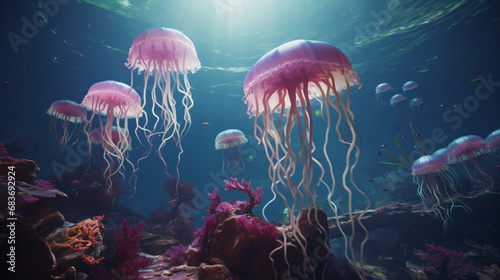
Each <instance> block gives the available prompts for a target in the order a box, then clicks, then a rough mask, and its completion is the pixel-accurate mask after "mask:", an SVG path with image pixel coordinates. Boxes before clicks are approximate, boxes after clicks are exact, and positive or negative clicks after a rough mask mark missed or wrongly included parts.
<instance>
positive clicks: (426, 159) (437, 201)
mask: <svg viewBox="0 0 500 280" xmlns="http://www.w3.org/2000/svg"><path fill="white" fill-rule="evenodd" d="M411 169H412V175H413V180H414V181H415V183H417V184H418V190H417V193H418V195H419V196H420V198H421V199H422V204H423V205H424V206H425V208H426V209H427V210H429V211H432V212H433V213H434V216H435V217H438V218H439V219H440V220H441V221H443V226H444V229H445V230H446V227H447V226H448V224H449V223H450V222H452V217H451V216H452V210H453V207H455V203H454V200H453V195H454V194H456V190H455V187H454V186H455V180H456V176H455V174H454V173H453V172H452V171H451V169H449V167H448V165H446V163H445V162H444V161H443V160H442V159H441V158H440V157H439V156H436V155H426V156H422V157H420V158H419V159H417V160H416V161H415V162H414V163H413V165H412V168H411ZM447 204H450V206H447Z"/></svg>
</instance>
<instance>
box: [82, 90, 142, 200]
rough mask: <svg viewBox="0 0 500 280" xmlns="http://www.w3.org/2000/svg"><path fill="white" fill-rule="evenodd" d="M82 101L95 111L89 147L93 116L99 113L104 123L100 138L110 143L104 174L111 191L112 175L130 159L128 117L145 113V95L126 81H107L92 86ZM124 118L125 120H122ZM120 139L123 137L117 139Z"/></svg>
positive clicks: (105, 145)
mask: <svg viewBox="0 0 500 280" xmlns="http://www.w3.org/2000/svg"><path fill="white" fill-rule="evenodd" d="M81 105H82V106H83V107H85V108H86V109H87V110H90V111H92V116H91V117H90V120H89V122H88V123H87V125H86V126H85V128H84V132H85V133H86V134H87V137H88V142H89V149H90V146H91V145H90V143H91V137H90V134H91V131H92V120H93V119H94V117H95V116H96V115H97V116H98V119H99V124H100V127H102V129H101V130H100V133H101V135H100V141H101V142H102V145H103V147H106V148H105V150H106V153H105V160H106V162H107V163H108V167H107V168H106V170H105V172H104V177H105V178H106V181H107V182H108V184H109V186H108V192H111V182H112V180H111V177H112V176H113V175H115V174H117V173H118V172H120V171H121V170H122V169H123V168H124V163H125V161H126V160H127V158H126V151H127V149H129V148H130V142H129V140H128V139H130V137H129V131H128V119H135V120H136V123H138V122H139V117H141V116H142V113H143V111H142V108H141V98H140V96H139V95H138V94H137V92H136V91H135V90H134V89H133V88H131V87H130V86H128V85H126V84H124V83H121V82H116V81H103V82H99V83H96V84H94V85H92V86H91V87H90V89H89V91H88V93H87V95H86V96H85V97H84V99H83V101H82V103H81ZM122 119H123V123H122V122H121V121H120V120H122ZM114 123H116V124H115V126H116V129H113V124H114ZM117 134H118V136H117ZM117 139H119V140H120V141H118V142H117V141H116V140H117ZM115 160H116V161H117V163H116V164H115V163H114V161H115Z"/></svg>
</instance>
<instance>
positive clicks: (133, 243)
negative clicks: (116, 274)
mask: <svg viewBox="0 0 500 280" xmlns="http://www.w3.org/2000/svg"><path fill="white" fill-rule="evenodd" d="M143 227H144V222H141V223H140V224H138V225H137V226H132V225H129V224H128V221H127V219H125V220H123V222H122V224H121V226H120V230H119V231H117V232H116V234H115V246H116V248H115V258H116V264H117V267H118V269H117V271H122V272H124V273H125V275H128V276H135V277H138V276H139V269H141V268H144V267H146V266H148V265H149V264H150V263H151V260H150V259H149V258H147V257H142V256H139V253H140V252H141V249H140V245H139V240H141V236H142V229H143Z"/></svg>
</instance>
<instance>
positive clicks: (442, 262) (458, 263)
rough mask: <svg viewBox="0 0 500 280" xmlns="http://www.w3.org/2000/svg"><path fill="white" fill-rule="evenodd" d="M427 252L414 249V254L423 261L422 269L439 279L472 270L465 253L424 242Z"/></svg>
mask: <svg viewBox="0 0 500 280" xmlns="http://www.w3.org/2000/svg"><path fill="white" fill-rule="evenodd" d="M425 246H427V252H424V251H420V250H415V252H414V254H415V255H417V256H418V257H419V258H420V259H422V260H423V261H424V266H423V269H424V270H425V271H429V272H432V273H434V274H436V275H437V276H438V278H439V279H443V280H445V279H454V278H455V277H456V276H464V275H467V274H470V273H472V272H473V269H474V267H473V266H471V265H469V264H467V263H466V261H467V254H466V253H462V252H457V251H454V250H451V249H446V248H444V247H442V246H436V245H434V244H425Z"/></svg>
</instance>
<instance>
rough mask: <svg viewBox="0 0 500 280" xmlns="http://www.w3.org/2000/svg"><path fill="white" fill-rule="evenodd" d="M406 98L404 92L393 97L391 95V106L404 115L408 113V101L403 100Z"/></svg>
mask: <svg viewBox="0 0 500 280" xmlns="http://www.w3.org/2000/svg"><path fill="white" fill-rule="evenodd" d="M405 100H406V96H404V95H402V94H396V95H394V96H393V97H391V106H392V107H393V108H394V110H396V112H397V113H398V115H400V116H402V115H404V114H406V109H407V106H408V105H407V103H406V102H403V101H405Z"/></svg>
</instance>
